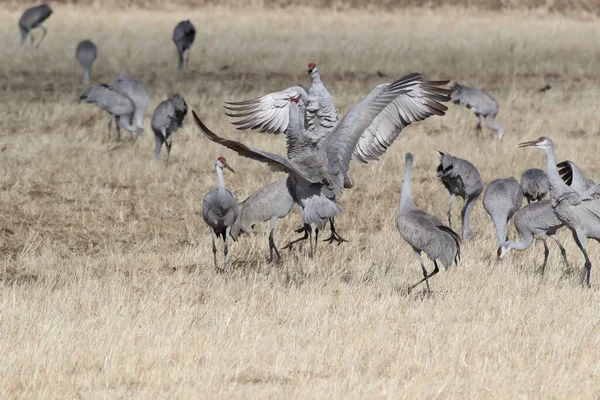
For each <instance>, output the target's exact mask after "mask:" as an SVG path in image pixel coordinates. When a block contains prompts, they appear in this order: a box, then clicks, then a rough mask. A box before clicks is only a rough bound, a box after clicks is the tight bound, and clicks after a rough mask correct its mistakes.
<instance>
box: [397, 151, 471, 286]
mask: <svg viewBox="0 0 600 400" xmlns="http://www.w3.org/2000/svg"><path fill="white" fill-rule="evenodd" d="M405 161H406V172H405V175H404V182H402V192H401V193H400V202H399V207H398V216H397V218H396V225H397V227H398V232H400V236H402V238H403V239H404V240H405V241H406V242H407V243H408V244H409V245H410V246H411V247H412V249H413V251H414V252H415V255H416V256H417V258H418V259H419V264H421V271H422V272H423V279H422V280H420V281H419V282H417V283H416V284H414V285H412V286H410V287H409V291H410V290H412V289H413V288H414V287H416V286H417V285H419V284H420V283H422V282H423V281H425V283H426V284H427V291H430V288H429V278H431V277H432V276H434V275H435V274H437V273H438V271H439V267H438V264H437V261H438V260H439V261H440V262H441V263H442V265H443V266H444V268H445V269H448V268H450V266H451V265H452V263H453V262H457V261H458V260H459V259H460V238H459V236H458V234H457V233H456V232H454V231H453V230H452V229H451V228H449V227H447V226H445V225H444V224H442V222H441V221H440V220H439V219H437V218H436V217H434V216H433V215H430V214H427V213H426V212H424V211H422V210H420V209H419V208H417V206H416V205H415V203H414V201H413V198H412V188H411V176H412V164H413V155H412V154H411V153H406V156H405ZM421 252H424V253H425V254H427V257H429V259H430V260H431V261H433V265H434V270H433V271H432V272H431V273H430V274H428V273H427V270H426V269H425V265H424V264H423V259H422V258H421Z"/></svg>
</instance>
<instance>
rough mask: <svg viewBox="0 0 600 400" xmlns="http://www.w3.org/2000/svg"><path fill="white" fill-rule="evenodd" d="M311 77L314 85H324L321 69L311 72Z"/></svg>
mask: <svg viewBox="0 0 600 400" xmlns="http://www.w3.org/2000/svg"><path fill="white" fill-rule="evenodd" d="M310 77H311V78H312V84H313V85H322V84H323V82H321V74H319V71H315V72H313V73H312V74H310Z"/></svg>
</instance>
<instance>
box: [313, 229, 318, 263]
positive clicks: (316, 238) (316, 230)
mask: <svg viewBox="0 0 600 400" xmlns="http://www.w3.org/2000/svg"><path fill="white" fill-rule="evenodd" d="M317 243H319V228H316V229H315V251H314V253H313V252H312V250H311V253H312V254H311V257H312V256H314V255H315V254H317ZM311 247H312V246H311Z"/></svg>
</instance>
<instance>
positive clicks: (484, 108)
mask: <svg viewBox="0 0 600 400" xmlns="http://www.w3.org/2000/svg"><path fill="white" fill-rule="evenodd" d="M450 97H451V99H452V101H453V102H454V103H456V104H460V105H461V106H466V107H467V108H468V109H469V110H471V111H473V113H474V114H475V116H476V117H477V119H478V121H477V126H476V128H477V135H479V134H480V133H481V123H482V122H483V121H484V120H485V122H486V124H487V126H488V127H489V128H490V129H492V130H494V131H496V132H498V139H502V136H504V129H502V127H501V126H499V125H496V123H495V122H494V119H495V118H496V115H497V114H498V102H497V101H496V99H494V98H493V97H492V95H490V94H489V93H488V92H486V91H484V90H481V89H473V88H470V87H468V86H464V85H460V84H458V83H456V84H455V85H454V86H453V87H452V94H451V95H450Z"/></svg>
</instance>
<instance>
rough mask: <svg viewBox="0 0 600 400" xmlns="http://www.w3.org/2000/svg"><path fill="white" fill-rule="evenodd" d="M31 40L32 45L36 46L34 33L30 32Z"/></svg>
mask: <svg viewBox="0 0 600 400" xmlns="http://www.w3.org/2000/svg"><path fill="white" fill-rule="evenodd" d="M29 39H30V40H31V45H32V46H33V45H34V42H35V39H34V38H33V32H32V31H29Z"/></svg>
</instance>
